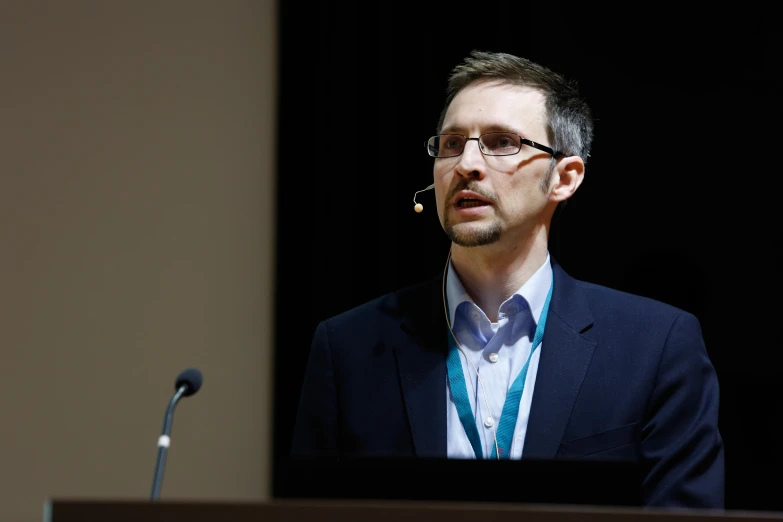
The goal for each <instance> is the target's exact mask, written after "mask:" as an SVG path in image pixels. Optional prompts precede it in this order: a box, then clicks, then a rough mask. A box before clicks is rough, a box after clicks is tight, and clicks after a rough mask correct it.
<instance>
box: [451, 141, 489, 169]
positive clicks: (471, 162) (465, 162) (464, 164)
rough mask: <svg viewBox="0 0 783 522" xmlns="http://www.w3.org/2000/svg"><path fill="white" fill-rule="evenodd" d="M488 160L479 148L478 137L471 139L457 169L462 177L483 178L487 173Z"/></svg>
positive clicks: (466, 144)
mask: <svg viewBox="0 0 783 522" xmlns="http://www.w3.org/2000/svg"><path fill="white" fill-rule="evenodd" d="M486 169H487V161H486V158H484V154H482V152H481V149H480V148H479V142H478V140H477V139H475V138H473V139H469V140H468V141H467V143H465V149H464V150H463V151H462V154H461V155H460V157H459V162H458V163H457V166H456V167H455V171H456V172H457V174H459V175H460V176H462V177H472V178H474V179H482V178H484V176H486V175H487V171H486Z"/></svg>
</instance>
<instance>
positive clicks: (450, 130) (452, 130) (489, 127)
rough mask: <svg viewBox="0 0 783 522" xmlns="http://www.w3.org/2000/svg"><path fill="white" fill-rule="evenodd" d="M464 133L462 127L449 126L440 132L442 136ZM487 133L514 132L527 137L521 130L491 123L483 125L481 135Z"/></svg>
mask: <svg viewBox="0 0 783 522" xmlns="http://www.w3.org/2000/svg"><path fill="white" fill-rule="evenodd" d="M464 132H465V127H462V126H461V125H448V126H446V127H443V128H442V129H441V130H440V134H463V133H464ZM485 132H513V133H514V134H519V135H520V136H524V135H525V133H524V132H521V131H520V130H519V129H514V128H512V127H510V126H509V125H507V124H500V123H489V124H486V125H482V126H481V133H482V134H483V133H485Z"/></svg>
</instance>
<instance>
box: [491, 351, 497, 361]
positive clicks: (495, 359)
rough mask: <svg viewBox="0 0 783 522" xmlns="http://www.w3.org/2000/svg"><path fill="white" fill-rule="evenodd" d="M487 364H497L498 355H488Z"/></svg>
mask: <svg viewBox="0 0 783 522" xmlns="http://www.w3.org/2000/svg"><path fill="white" fill-rule="evenodd" d="M489 362H493V363H496V362H498V354H496V353H495V352H492V353H491V354H489Z"/></svg>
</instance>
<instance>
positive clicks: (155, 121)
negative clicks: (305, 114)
mask: <svg viewBox="0 0 783 522" xmlns="http://www.w3.org/2000/svg"><path fill="white" fill-rule="evenodd" d="M277 53H278V50H277V13H276V4H275V3H274V2H271V1H270V2H264V1H258V0H221V1H213V0H161V1H158V0H139V1H134V2H121V1H109V2H105V1H102V0H68V1H67V2H60V1H56V0H25V1H21V0H20V1H15V0H7V1H6V0H0V78H2V79H1V80H0V165H2V168H1V169H0V245H1V246H0V520H3V521H15V522H38V521H40V520H42V514H43V503H44V500H45V499H46V497H47V496H58V497H74V496H78V497H86V498H96V497H99V498H133V499H142V500H143V499H147V498H149V494H150V487H151V485H152V476H153V471H154V467H155V457H156V452H157V449H156V442H157V439H158V435H159V434H160V430H161V427H162V424H163V414H164V411H165V408H166V406H167V404H168V402H169V400H170V399H171V396H172V394H173V392H174V380H175V378H176V376H177V374H178V373H179V372H180V371H181V370H182V369H184V368H186V367H188V366H196V367H198V368H200V369H201V370H202V371H203V372H204V386H203V388H202V389H201V391H199V392H198V394H196V395H194V396H193V397H190V398H187V399H185V400H183V401H182V402H181V403H180V405H179V406H178V407H177V413H176V416H175V419H174V425H173V432H172V444H171V449H170V451H169V458H168V462H167V467H166V474H165V480H164V482H163V490H162V496H163V498H167V499H172V498H181V499H203V500H208V499H244V500H258V499H261V498H268V497H269V495H270V478H269V473H270V471H269V470H270V467H271V457H270V453H271V436H270V435H269V434H270V429H271V428H270V422H269V419H270V416H271V408H272V400H271V376H272V371H271V358H272V324H271V317H272V304H273V303H272V291H273V262H274V256H273V255H272V249H273V248H274V241H273V240H274V236H273V234H274V220H275V213H274V209H275V201H274V193H275V188H274V187H275V181H276V179H275V175H274V172H275V171H274V168H275V160H274V158H275V150H276V149H275V148H276V132H275V125H274V122H275V114H276V104H275V93H276V83H277V75H276V68H277V58H278V55H277Z"/></svg>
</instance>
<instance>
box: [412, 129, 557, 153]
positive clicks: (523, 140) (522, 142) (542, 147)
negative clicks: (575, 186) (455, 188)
mask: <svg viewBox="0 0 783 522" xmlns="http://www.w3.org/2000/svg"><path fill="white" fill-rule="evenodd" d="M487 134H513V135H514V136H516V137H517V138H519V150H517V151H516V152H514V153H512V154H487V153H486V152H484V149H483V148H482V146H481V141H480V140H481V137H482V136H485V135H487ZM439 136H460V137H461V138H465V145H467V144H468V142H469V141H475V142H476V143H477V144H478V146H479V150H480V151H481V153H482V154H483V155H484V156H494V157H503V156H514V155H516V154H519V153H520V152H521V151H522V145H527V146H529V147H533V148H534V149H538V150H540V151H543V152H546V153H547V154H549V155H550V156H552V157H553V158H555V159H560V158H565V157H566V156H567V154H566V153H565V152H562V151H559V150H555V149H553V148H552V147H547V146H546V145H542V144H540V143H536V142H535V141H533V140H529V139H527V138H523V137H522V136H520V135H519V134H517V133H516V132H502V131H492V132H485V133H483V134H479V136H478V138H468V137H467V136H465V135H464V134H435V135H434V136H430V137H429V138H427V141H425V142H424V147H425V148H426V149H427V155H428V156H429V157H431V158H435V159H448V158H459V157H460V156H462V154H463V153H464V152H465V147H464V146H463V147H462V152H460V153H459V154H455V155H454V156H433V155H432V154H430V153H429V151H430V146H429V142H430V140H431V139H432V138H437V137H439Z"/></svg>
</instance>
